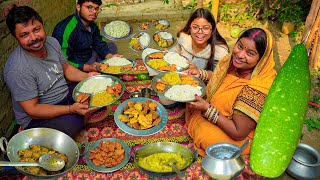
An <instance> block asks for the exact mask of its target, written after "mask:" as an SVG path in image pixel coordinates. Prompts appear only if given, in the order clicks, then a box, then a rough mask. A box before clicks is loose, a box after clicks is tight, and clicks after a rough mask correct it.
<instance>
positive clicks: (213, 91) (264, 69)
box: [186, 29, 276, 156]
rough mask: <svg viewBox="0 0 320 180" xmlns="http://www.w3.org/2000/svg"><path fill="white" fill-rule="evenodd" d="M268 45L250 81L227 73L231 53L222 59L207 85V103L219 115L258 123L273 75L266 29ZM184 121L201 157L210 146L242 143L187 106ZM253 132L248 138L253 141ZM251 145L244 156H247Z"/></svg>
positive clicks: (271, 47) (270, 46)
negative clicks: (237, 114)
mask: <svg viewBox="0 0 320 180" xmlns="http://www.w3.org/2000/svg"><path fill="white" fill-rule="evenodd" d="M263 30H264V32H265V33H266V35H267V46H266V50H265V53H264V55H263V56H262V57H261V59H260V61H259V62H258V64H257V65H256V67H255V68H254V70H253V72H252V74H251V78H250V79H249V80H248V79H243V78H239V77H235V76H233V75H230V74H227V72H228V69H229V67H230V65H231V61H230V60H231V53H230V54H228V55H227V56H226V57H224V58H223V59H221V60H220V61H219V63H218V65H217V67H216V69H215V71H214V72H213V75H212V76H211V78H210V81H209V82H208V85H207V92H206V95H207V99H206V100H207V101H208V102H210V103H211V104H212V105H213V106H214V107H216V108H217V109H218V110H219V112H220V114H221V115H224V116H226V117H232V115H233V113H234V110H235V109H236V110H238V111H241V112H242V113H244V114H246V115H247V116H249V117H251V118H252V119H253V120H255V121H258V119H259V116H260V111H261V109H262V106H263V103H264V99H265V97H266V95H267V93H268V91H269V89H270V86H271V84H272V82H273V80H274V78H275V76H276V71H275V70H274V69H273V68H274V65H275V63H274V60H273V43H274V41H273V38H272V35H271V33H270V32H269V31H268V30H265V29H263ZM186 122H187V125H188V132H189V134H190V136H191V137H192V138H193V139H194V144H195V147H196V148H198V149H199V154H200V155H202V156H204V155H205V153H204V150H205V149H206V148H207V147H208V146H209V145H211V144H214V143H218V142H229V143H232V144H236V145H241V144H242V143H243V142H244V141H245V140H243V141H235V140H233V139H231V138H230V137H229V136H228V135H227V134H226V133H225V132H224V131H223V130H222V129H220V128H219V127H218V126H216V125H215V124H212V123H211V122H209V121H208V120H207V119H205V118H203V117H202V115H201V112H200V111H197V110H193V109H190V108H188V107H187V111H186ZM253 134H254V131H252V132H250V134H249V135H248V137H247V138H250V139H252V138H253ZM249 151H250V146H249V147H247V148H246V149H245V151H244V152H243V154H248V153H249Z"/></svg>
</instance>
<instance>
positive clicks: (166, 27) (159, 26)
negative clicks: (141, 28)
mask: <svg viewBox="0 0 320 180" xmlns="http://www.w3.org/2000/svg"><path fill="white" fill-rule="evenodd" d="M160 21H166V22H167V24H168V25H164V24H161V23H160ZM152 24H153V26H154V27H155V28H156V29H160V30H165V29H168V28H169V27H170V23H169V21H168V20H165V19H157V20H155V21H153V23H152ZM159 24H160V25H159Z"/></svg>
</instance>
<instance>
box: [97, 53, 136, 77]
mask: <svg viewBox="0 0 320 180" xmlns="http://www.w3.org/2000/svg"><path fill="white" fill-rule="evenodd" d="M105 65H107V66H108V67H107V68H105V67H104V66H105ZM135 66H136V61H134V60H132V59H127V58H123V57H112V58H109V59H105V60H103V61H101V66H97V70H98V72H101V73H105V74H122V73H125V72H127V71H129V70H132V69H133V68H134V67H135Z"/></svg>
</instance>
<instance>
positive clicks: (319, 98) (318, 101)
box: [309, 96, 320, 111]
mask: <svg viewBox="0 0 320 180" xmlns="http://www.w3.org/2000/svg"><path fill="white" fill-rule="evenodd" d="M312 102H314V103H316V104H320V96H313V99H312ZM309 108H313V109H315V110H316V111H319V108H318V107H316V106H313V105H309Z"/></svg>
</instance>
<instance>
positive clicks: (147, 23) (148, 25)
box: [138, 21, 152, 31]
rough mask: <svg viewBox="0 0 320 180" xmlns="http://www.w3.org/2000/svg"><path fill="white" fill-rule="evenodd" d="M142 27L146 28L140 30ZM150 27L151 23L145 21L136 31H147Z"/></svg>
mask: <svg viewBox="0 0 320 180" xmlns="http://www.w3.org/2000/svg"><path fill="white" fill-rule="evenodd" d="M142 25H147V28H146V29H142V28H141V26H142ZM151 27H152V23H151V22H147V21H145V22H141V23H140V24H139V25H138V29H139V30H140V31H147V30H148V29H150V28H151Z"/></svg>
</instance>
